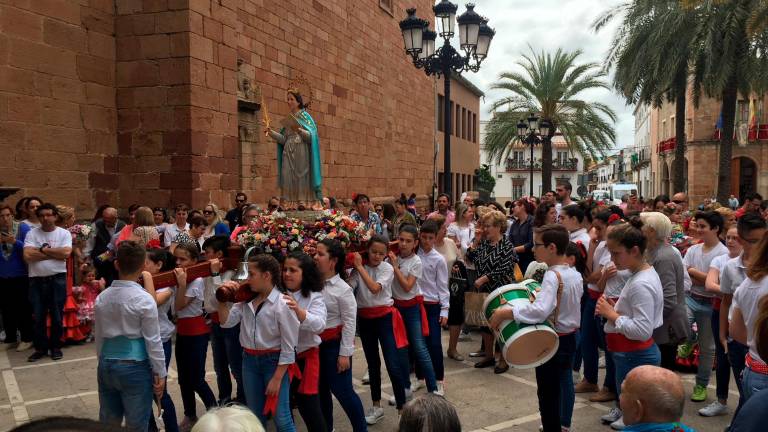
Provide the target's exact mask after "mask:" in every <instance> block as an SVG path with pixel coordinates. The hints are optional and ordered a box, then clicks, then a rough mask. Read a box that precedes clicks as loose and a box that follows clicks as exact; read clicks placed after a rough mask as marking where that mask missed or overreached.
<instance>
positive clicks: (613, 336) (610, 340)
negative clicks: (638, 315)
mask: <svg viewBox="0 0 768 432" xmlns="http://www.w3.org/2000/svg"><path fill="white" fill-rule="evenodd" d="M605 342H606V344H607V345H608V351H613V352H633V351H641V350H644V349H648V348H650V347H651V346H652V345H653V338H649V339H648V340H644V341H636V340H632V339H629V338H628V337H626V336H624V335H623V334H621V333H606V334H605Z"/></svg>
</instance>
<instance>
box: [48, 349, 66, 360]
mask: <svg viewBox="0 0 768 432" xmlns="http://www.w3.org/2000/svg"><path fill="white" fill-rule="evenodd" d="M62 357H64V354H62V353H61V350H60V349H52V350H51V359H52V360H61V358H62Z"/></svg>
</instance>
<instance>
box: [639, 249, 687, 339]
mask: <svg viewBox="0 0 768 432" xmlns="http://www.w3.org/2000/svg"><path fill="white" fill-rule="evenodd" d="M647 254H648V263H649V264H650V265H652V266H653V268H654V269H655V270H656V273H658V274H659V279H661V286H662V292H663V294H664V322H663V323H662V325H661V327H659V328H657V329H656V330H654V332H653V340H654V341H655V342H656V344H658V345H665V344H678V343H679V342H680V341H681V340H683V339H685V338H686V337H687V336H688V331H689V330H688V328H689V325H688V316H687V310H686V304H685V276H684V272H685V266H684V265H683V259H682V257H681V256H680V253H679V252H678V251H677V250H675V248H674V247H672V246H670V245H668V244H666V243H665V244H662V245H660V246H658V247H657V248H656V249H654V250H652V251H648V252H647Z"/></svg>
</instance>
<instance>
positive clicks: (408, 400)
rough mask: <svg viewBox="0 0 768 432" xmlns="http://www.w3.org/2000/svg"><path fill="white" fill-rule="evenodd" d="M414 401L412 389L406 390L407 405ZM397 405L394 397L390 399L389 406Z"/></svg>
mask: <svg viewBox="0 0 768 432" xmlns="http://www.w3.org/2000/svg"><path fill="white" fill-rule="evenodd" d="M411 399H413V391H412V390H411V389H405V403H408V402H410V401H411ZM395 405H397V401H396V400H395V397H394V396H390V397H389V406H395Z"/></svg>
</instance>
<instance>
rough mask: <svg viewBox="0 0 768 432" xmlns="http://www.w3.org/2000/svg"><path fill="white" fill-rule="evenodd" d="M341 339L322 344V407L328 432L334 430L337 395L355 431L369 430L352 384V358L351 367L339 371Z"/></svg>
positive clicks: (320, 384) (320, 386)
mask: <svg viewBox="0 0 768 432" xmlns="http://www.w3.org/2000/svg"><path fill="white" fill-rule="evenodd" d="M339 346H340V341H339V340H338V339H337V340H329V341H325V342H323V343H321V344H320V382H319V384H318V386H319V392H320V408H321V409H322V411H323V418H325V426H326V428H327V429H326V430H327V432H331V431H332V430H333V399H332V398H331V393H333V395H334V396H336V400H338V401H339V405H341V408H342V409H343V410H344V412H345V413H346V414H347V418H348V419H349V423H350V425H351V426H352V430H353V431H354V432H367V431H368V424H367V423H366V422H365V411H364V410H363V403H362V402H361V401H360V397H359V396H358V395H357V393H355V388H354V387H353V386H352V358H351V357H350V359H349V369H347V370H345V371H344V372H341V373H339V370H338V367H337V361H338V358H339Z"/></svg>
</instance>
